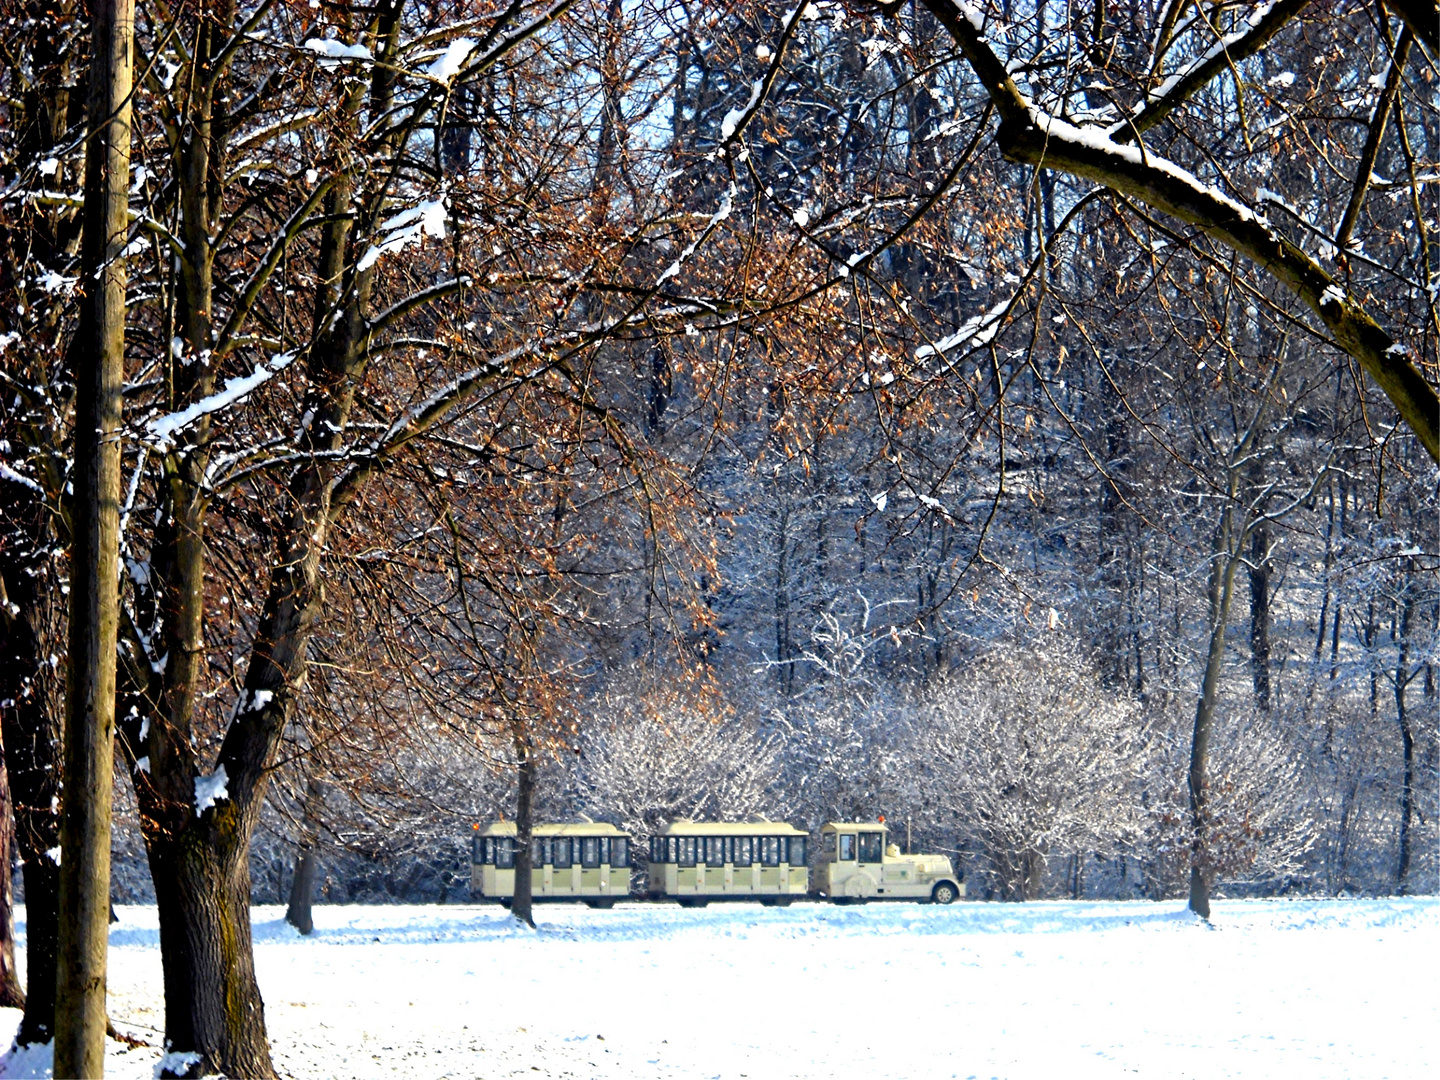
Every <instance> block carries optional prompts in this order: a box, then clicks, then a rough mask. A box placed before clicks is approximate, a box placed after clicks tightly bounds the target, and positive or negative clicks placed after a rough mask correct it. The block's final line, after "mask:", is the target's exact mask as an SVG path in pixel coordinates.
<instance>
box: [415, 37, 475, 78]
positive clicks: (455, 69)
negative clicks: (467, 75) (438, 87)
mask: <svg viewBox="0 0 1440 1080" xmlns="http://www.w3.org/2000/svg"><path fill="white" fill-rule="evenodd" d="M474 51H475V42H473V41H471V40H470V39H469V38H456V39H455V40H454V41H452V42H451V43H450V44H449V45H447V46H446V47H445V51H444V52H443V53H441V54H440V59H438V60H436V61H435V62H434V63H433V64H431V65H430V67H429V68H428V69H426V72H425V74H427V75H429V76H430V77H431V78H432V79H438V80H439V81H440V82H449V81H450V80H451V79H453V78H454V77H455V76H456V75H458V74H459V73H460V69H461V68H462V67H464V66H465V61H466V60H468V59H470V54H471V53H472V52H474Z"/></svg>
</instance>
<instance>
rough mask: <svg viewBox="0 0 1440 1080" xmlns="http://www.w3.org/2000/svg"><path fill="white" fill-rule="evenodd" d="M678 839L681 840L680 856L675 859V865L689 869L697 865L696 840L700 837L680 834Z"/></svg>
mask: <svg viewBox="0 0 1440 1080" xmlns="http://www.w3.org/2000/svg"><path fill="white" fill-rule="evenodd" d="M676 839H678V840H679V841H680V845H679V849H678V852H677V853H678V855H679V858H677V859H676V860H675V865H676V866H682V867H684V868H686V869H687V870H688V869H689V868H690V867H692V866H694V865H695V848H696V846H697V845H696V843H695V841H696V840H697V839H698V837H694V836H680V837H677V838H676Z"/></svg>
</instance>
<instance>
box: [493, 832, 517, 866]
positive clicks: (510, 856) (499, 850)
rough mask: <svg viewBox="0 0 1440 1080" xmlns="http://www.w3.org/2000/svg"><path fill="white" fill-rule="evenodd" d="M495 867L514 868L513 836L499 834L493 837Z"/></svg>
mask: <svg viewBox="0 0 1440 1080" xmlns="http://www.w3.org/2000/svg"><path fill="white" fill-rule="evenodd" d="M495 869H496V870H514V869H515V840H514V838H513V837H509V836H500V837H496V839H495Z"/></svg>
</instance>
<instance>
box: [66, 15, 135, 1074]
mask: <svg viewBox="0 0 1440 1080" xmlns="http://www.w3.org/2000/svg"><path fill="white" fill-rule="evenodd" d="M134 32H135V25H134V7H133V0H97V2H96V3H95V4H94V7H93V23H92V28H91V34H92V42H93V48H92V58H91V66H90V96H89V100H88V103H87V106H86V123H87V127H88V129H89V136H88V138H87V141H86V153H85V204H84V211H83V217H84V233H83V240H82V243H81V259H80V271H81V272H80V280H81V281H83V282H85V283H87V285H88V284H89V283H91V282H94V283H95V284H94V287H93V288H91V289H89V290H88V291H87V293H86V295H85V297H84V298H83V300H82V301H81V304H80V324H79V327H78V329H77V331H76V337H75V340H74V342H73V343H72V345H71V349H72V354H71V355H72V357H73V364H72V367H73V370H74V372H75V385H76V397H75V472H74V481H73V482H74V492H75V503H74V512H73V534H72V537H71V549H70V551H71V558H70V575H71V580H70V635H69V641H70V653H69V668H68V674H67V685H66V705H65V715H66V729H65V804H64V808H63V810H64V812H63V816H62V818H61V824H60V847H61V851H62V862H61V866H60V936H59V957H58V961H57V966H56V995H55V1066H54V1071H55V1075H57V1076H102V1075H104V1070H105V953H106V946H107V943H108V937H109V929H110V927H109V922H110V918H109V917H110V805H111V791H112V782H113V765H112V762H113V754H114V749H113V748H114V738H115V641H116V630H117V623H118V595H117V593H118V588H119V582H118V574H117V568H118V564H119V510H120V445H119V442H118V440H117V439H116V438H115V435H114V433H115V430H116V429H117V428H118V427H119V424H120V412H121V384H122V382H123V380H124V349H125V256H124V249H125V245H126V232H127V229H128V227H129V221H128V217H127V207H128V195H127V192H128V190H129V186H130V85H131V72H130V65H131V46H132V43H133V39H134Z"/></svg>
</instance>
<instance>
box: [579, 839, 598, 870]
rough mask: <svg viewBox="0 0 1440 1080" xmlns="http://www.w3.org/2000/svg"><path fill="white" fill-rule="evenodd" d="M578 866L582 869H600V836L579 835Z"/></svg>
mask: <svg viewBox="0 0 1440 1080" xmlns="http://www.w3.org/2000/svg"><path fill="white" fill-rule="evenodd" d="M580 868H581V869H582V870H598V869H600V837H598V836H582V837H580Z"/></svg>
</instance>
